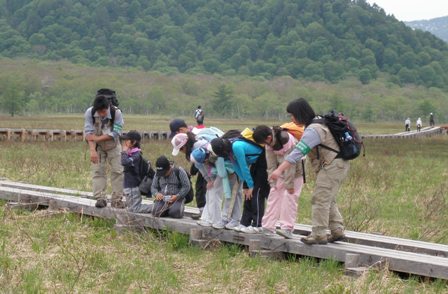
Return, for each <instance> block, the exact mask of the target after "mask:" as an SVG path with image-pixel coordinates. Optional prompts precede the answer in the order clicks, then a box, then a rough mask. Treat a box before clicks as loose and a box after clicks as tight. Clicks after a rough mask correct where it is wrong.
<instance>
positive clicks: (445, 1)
mask: <svg viewBox="0 0 448 294" xmlns="http://www.w3.org/2000/svg"><path fill="white" fill-rule="evenodd" d="M367 2H369V3H371V4H373V3H376V4H377V5H378V6H380V7H382V8H383V9H384V10H385V11H386V13H387V14H393V15H394V16H395V18H397V19H398V20H401V21H410V20H422V19H431V18H436V17H440V16H448V0H367Z"/></svg>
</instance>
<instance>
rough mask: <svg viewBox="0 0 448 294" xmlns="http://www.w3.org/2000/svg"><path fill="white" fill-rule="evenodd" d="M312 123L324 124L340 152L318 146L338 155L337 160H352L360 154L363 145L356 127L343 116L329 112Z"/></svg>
mask: <svg viewBox="0 0 448 294" xmlns="http://www.w3.org/2000/svg"><path fill="white" fill-rule="evenodd" d="M313 123H320V124H324V125H326V126H327V127H328V129H329V130H330V132H331V134H332V135H333V138H334V139H335V141H336V143H337V144H338V145H339V149H340V151H337V150H334V149H333V148H330V147H328V146H325V145H323V144H320V145H319V146H321V147H322V148H325V149H327V150H330V151H333V152H336V153H338V156H337V158H342V159H344V160H352V159H355V158H357V157H358V156H359V155H360V154H361V149H362V147H363V146H364V143H363V142H362V139H361V137H360V136H359V134H358V131H357V130H356V127H355V126H354V125H353V124H352V123H351V122H350V120H349V119H348V118H347V117H345V116H344V115H343V114H338V115H336V113H335V112H334V111H331V112H329V113H328V114H326V115H324V116H323V117H322V118H318V119H314V120H313ZM364 156H365V154H364Z"/></svg>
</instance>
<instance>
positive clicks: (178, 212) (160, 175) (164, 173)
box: [151, 156, 192, 218]
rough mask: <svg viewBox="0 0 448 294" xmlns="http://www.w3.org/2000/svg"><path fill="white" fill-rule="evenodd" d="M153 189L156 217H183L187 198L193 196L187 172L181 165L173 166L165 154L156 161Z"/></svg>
mask: <svg viewBox="0 0 448 294" xmlns="http://www.w3.org/2000/svg"><path fill="white" fill-rule="evenodd" d="M151 191H152V194H153V195H154V198H155V200H154V207H153V210H152V213H153V215H154V216H155V217H166V216H168V217H172V218H182V217H183V216H184V210H185V200H186V198H187V197H192V189H191V183H190V179H189V177H188V175H187V172H186V171H185V170H184V169H183V168H181V167H174V166H172V164H171V162H170V161H169V160H168V158H166V157H165V156H160V157H159V158H158V159H157V161H156V174H155V176H154V180H153V182H152V187H151Z"/></svg>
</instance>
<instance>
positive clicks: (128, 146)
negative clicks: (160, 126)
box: [121, 131, 152, 213]
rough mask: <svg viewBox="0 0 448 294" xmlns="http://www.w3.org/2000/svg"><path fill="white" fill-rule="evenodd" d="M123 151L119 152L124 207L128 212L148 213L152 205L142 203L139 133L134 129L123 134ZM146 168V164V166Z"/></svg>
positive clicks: (141, 159) (141, 158)
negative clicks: (122, 171)
mask: <svg viewBox="0 0 448 294" xmlns="http://www.w3.org/2000/svg"><path fill="white" fill-rule="evenodd" d="M121 139H122V140H123V141H124V142H123V151H122V152H121V164H122V165H123V167H124V185H123V187H124V189H123V192H124V195H125V196H126V207H127V209H128V210H129V211H130V212H135V213H150V212H151V211H152V205H149V204H142V195H141V194H140V188H139V186H140V183H141V181H142V179H143V178H144V176H145V174H143V172H145V171H143V170H142V168H141V167H142V165H143V164H142V161H143V160H145V159H144V158H143V157H142V152H141V149H140V141H141V139H142V137H141V135H140V134H139V133H138V132H136V131H129V132H128V133H127V134H126V135H123V136H122V137H121ZM146 167H147V169H148V166H146Z"/></svg>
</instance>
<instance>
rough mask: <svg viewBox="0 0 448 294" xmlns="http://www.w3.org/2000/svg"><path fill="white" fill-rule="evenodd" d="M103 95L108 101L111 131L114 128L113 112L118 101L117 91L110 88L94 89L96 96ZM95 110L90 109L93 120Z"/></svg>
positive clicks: (116, 107) (93, 119)
mask: <svg viewBox="0 0 448 294" xmlns="http://www.w3.org/2000/svg"><path fill="white" fill-rule="evenodd" d="M98 96H105V97H106V98H107V100H109V102H110V116H111V121H112V131H113V130H114V123H115V112H116V111H117V109H119V108H118V105H120V103H119V102H118V98H117V93H116V92H115V91H114V90H111V89H106V88H103V89H99V90H98V91H96V96H95V97H98ZM95 112H96V111H95V110H93V109H92V121H93V122H95Z"/></svg>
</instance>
